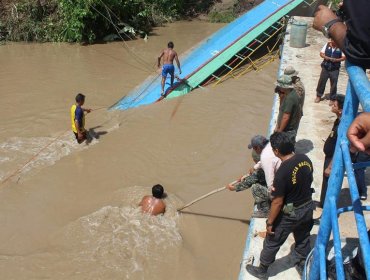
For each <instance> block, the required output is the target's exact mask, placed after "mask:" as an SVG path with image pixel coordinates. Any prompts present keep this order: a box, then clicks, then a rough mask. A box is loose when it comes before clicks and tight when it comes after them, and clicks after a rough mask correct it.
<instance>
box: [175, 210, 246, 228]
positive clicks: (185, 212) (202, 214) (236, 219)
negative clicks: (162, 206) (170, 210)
mask: <svg viewBox="0 0 370 280" xmlns="http://www.w3.org/2000/svg"><path fill="white" fill-rule="evenodd" d="M181 213H183V214H190V215H196V216H203V217H209V218H217V219H224V220H232V221H239V222H242V223H244V224H247V225H249V224H250V222H251V221H250V220H246V219H238V218H232V217H223V216H216V215H211V214H205V213H196V212H190V211H181Z"/></svg>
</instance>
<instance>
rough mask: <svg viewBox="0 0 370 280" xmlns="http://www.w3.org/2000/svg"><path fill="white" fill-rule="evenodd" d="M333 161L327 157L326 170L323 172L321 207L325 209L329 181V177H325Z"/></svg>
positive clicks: (325, 161)
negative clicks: (325, 172)
mask: <svg viewBox="0 0 370 280" xmlns="http://www.w3.org/2000/svg"><path fill="white" fill-rule="evenodd" d="M332 159H333V158H332V157H325V160H324V168H323V170H322V185H321V195H320V205H319V206H320V207H321V208H323V207H324V202H325V196H326V191H327V190H328V181H329V177H326V176H325V174H324V171H325V169H326V168H327V167H328V166H329V163H330V162H331V160H332Z"/></svg>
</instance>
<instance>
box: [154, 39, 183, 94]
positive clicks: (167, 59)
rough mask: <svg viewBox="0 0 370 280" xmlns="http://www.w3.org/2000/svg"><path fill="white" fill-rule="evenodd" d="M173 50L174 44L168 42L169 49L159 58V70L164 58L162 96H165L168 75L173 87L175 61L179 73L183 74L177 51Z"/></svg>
mask: <svg viewBox="0 0 370 280" xmlns="http://www.w3.org/2000/svg"><path fill="white" fill-rule="evenodd" d="M173 48H174V44H173V42H168V44H167V49H164V50H163V51H162V52H161V54H160V55H159V56H158V68H159V67H160V66H161V59H162V57H163V67H162V82H161V85H162V92H161V96H165V90H164V85H165V83H166V78H167V74H170V76H171V87H172V86H173V81H174V78H175V66H174V65H173V60H176V64H177V68H179V73H180V74H181V67H180V61H179V58H178V56H177V53H176V51H174V50H173Z"/></svg>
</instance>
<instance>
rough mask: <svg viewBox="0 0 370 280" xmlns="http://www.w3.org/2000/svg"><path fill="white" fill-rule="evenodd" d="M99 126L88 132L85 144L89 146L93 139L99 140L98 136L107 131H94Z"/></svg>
mask: <svg viewBox="0 0 370 280" xmlns="http://www.w3.org/2000/svg"><path fill="white" fill-rule="evenodd" d="M100 127H101V126H100V125H99V126H96V127H92V128H90V129H89V131H88V137H87V139H86V144H90V143H91V142H92V141H93V140H94V139H100V136H102V135H105V134H107V133H108V131H105V130H104V131H95V130H96V129H98V128H100Z"/></svg>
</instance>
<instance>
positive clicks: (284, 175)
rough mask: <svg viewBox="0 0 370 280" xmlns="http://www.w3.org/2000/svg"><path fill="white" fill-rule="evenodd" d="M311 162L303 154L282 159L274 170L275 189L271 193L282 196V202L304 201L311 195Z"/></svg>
mask: <svg viewBox="0 0 370 280" xmlns="http://www.w3.org/2000/svg"><path fill="white" fill-rule="evenodd" d="M312 173H313V167H312V162H311V160H310V159H309V158H308V156H306V155H304V154H298V155H297V154H296V155H294V156H293V157H291V158H290V159H288V160H286V161H283V162H282V163H281V165H280V167H279V169H278V170H277V171H276V174H275V179H274V188H275V191H272V192H271V195H272V196H274V197H276V196H284V203H285V204H287V203H299V202H305V201H306V200H308V199H309V198H311V197H312V190H311V183H312V181H313V176H312Z"/></svg>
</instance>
